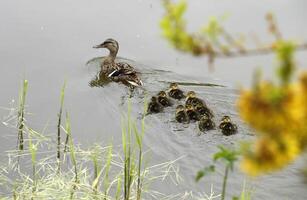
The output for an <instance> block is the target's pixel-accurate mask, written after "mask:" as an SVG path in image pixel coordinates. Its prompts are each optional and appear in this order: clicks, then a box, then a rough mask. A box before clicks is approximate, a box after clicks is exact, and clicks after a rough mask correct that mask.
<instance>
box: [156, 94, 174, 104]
mask: <svg viewBox="0 0 307 200" xmlns="http://www.w3.org/2000/svg"><path fill="white" fill-rule="evenodd" d="M158 102H159V103H160V104H161V105H162V106H164V107H169V106H171V105H172V103H171V101H170V99H169V98H168V97H167V95H166V92H165V91H160V92H159V93H158Z"/></svg>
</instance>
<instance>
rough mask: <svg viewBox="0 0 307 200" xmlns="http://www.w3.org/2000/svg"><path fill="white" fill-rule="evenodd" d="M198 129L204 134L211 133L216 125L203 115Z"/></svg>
mask: <svg viewBox="0 0 307 200" xmlns="http://www.w3.org/2000/svg"><path fill="white" fill-rule="evenodd" d="M198 128H199V130H200V131H202V132H205V131H209V130H212V129H214V128H215V123H214V121H212V119H211V118H210V117H208V116H207V115H203V116H202V117H201V118H200V120H199V122H198Z"/></svg>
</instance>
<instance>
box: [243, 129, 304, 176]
mask: <svg viewBox="0 0 307 200" xmlns="http://www.w3.org/2000/svg"><path fill="white" fill-rule="evenodd" d="M299 153H300V149H299V145H298V141H297V140H296V139H295V138H293V137H290V136H289V134H283V137H280V138H279V140H276V139H272V138H269V137H262V138H261V139H259V140H258V141H257V142H256V144H255V146H254V149H253V150H251V151H249V152H245V155H244V158H243V160H242V162H241V168H242V170H243V171H244V172H246V173H247V174H249V175H252V176H256V175H259V174H261V173H268V172H271V171H273V170H277V169H281V168H282V167H284V166H285V165H287V164H289V163H290V162H292V161H293V160H294V159H295V158H296V157H297V156H298V155H299Z"/></svg>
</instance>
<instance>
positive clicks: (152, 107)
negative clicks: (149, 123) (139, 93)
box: [147, 96, 163, 114]
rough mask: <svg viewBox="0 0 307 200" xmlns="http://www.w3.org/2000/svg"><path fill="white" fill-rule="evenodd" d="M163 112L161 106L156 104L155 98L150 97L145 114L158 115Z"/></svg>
mask: <svg viewBox="0 0 307 200" xmlns="http://www.w3.org/2000/svg"><path fill="white" fill-rule="evenodd" d="M162 111H163V106H162V105H161V104H160V103H159V102H158V99H157V97H155V96H153V97H151V101H150V102H149V104H148V109H147V113H148V114H151V113H159V112H162Z"/></svg>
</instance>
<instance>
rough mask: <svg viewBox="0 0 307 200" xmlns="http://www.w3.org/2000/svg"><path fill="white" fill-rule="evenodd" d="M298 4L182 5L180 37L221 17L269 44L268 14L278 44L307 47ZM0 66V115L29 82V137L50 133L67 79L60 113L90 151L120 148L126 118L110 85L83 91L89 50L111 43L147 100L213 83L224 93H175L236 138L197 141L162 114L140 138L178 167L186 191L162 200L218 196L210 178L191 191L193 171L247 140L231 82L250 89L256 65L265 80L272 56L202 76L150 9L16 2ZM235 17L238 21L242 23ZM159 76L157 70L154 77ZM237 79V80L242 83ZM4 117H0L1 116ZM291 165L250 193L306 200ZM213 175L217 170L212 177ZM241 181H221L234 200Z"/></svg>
mask: <svg viewBox="0 0 307 200" xmlns="http://www.w3.org/2000/svg"><path fill="white" fill-rule="evenodd" d="M306 4H307V3H306V2H304V1H291V0H282V1H278V2H276V1H273V0H270V1H266V3H265V4H264V3H263V2H260V1H251V0H250V1H246V0H244V1H243V0H240V1H236V2H229V1H226V0H220V1H209V0H206V1H203V0H195V1H191V2H189V9H188V15H187V18H188V20H189V29H190V30H194V29H196V28H197V27H199V26H200V25H201V24H202V23H203V21H204V20H206V19H207V18H208V16H210V15H222V14H224V13H225V11H226V12H227V13H229V14H230V18H229V19H228V21H227V22H226V27H227V28H228V29H229V30H230V31H233V32H234V33H237V32H245V33H246V32H247V33H248V32H249V31H254V32H257V33H259V37H260V38H263V42H265V41H269V40H270V39H271V38H270V37H268V36H267V35H266V31H265V28H266V27H265V24H264V20H263V16H264V14H265V13H266V12H267V11H273V12H275V13H276V15H277V17H278V21H279V24H280V27H281V29H282V32H283V33H284V36H287V37H294V38H295V39H297V40H302V41H303V40H304V39H305V40H306V38H304V37H305V35H306V34H307V28H306V26H305V24H304V19H305V18H306V13H305V9H304V8H306V6H307V5H306ZM0 11H1V12H0V13H1V14H0V15H1V17H0V23H1V24H2V25H1V27H2V28H1V29H0V36H1V37H0V42H1V47H0V62H1V72H2V73H1V78H0V85H1V97H0V105H1V106H4V107H8V106H9V102H10V101H11V100H12V99H17V94H18V88H19V86H20V82H21V80H22V79H23V78H27V79H28V80H29V93H28V98H27V105H28V110H29V111H30V112H31V113H32V114H31V115H28V116H27V120H28V123H29V125H30V126H31V127H33V128H35V129H37V130H43V128H44V127H45V126H47V128H48V130H49V131H50V132H51V131H55V127H56V118H57V112H58V107H59V96H60V88H61V86H62V84H63V82H64V80H67V83H68V85H67V89H66V91H67V92H66V98H65V109H66V110H68V111H69V112H70V115H71V118H72V119H71V120H72V131H73V134H74V136H75V139H76V142H80V143H81V142H82V145H84V146H87V145H91V144H93V143H94V142H96V141H102V142H105V143H107V142H109V141H110V140H111V139H112V138H113V141H114V142H115V143H116V144H119V143H120V126H119V125H120V114H119V113H123V112H125V110H126V104H125V103H124V102H125V99H126V98H127V95H128V90H127V88H125V87H123V86H119V85H117V84H115V83H111V84H109V85H107V86H106V87H103V88H91V87H89V82H90V80H91V79H92V78H93V77H94V75H95V73H96V70H97V66H98V64H97V62H92V63H91V64H90V65H86V64H85V63H86V62H87V61H88V60H90V59H92V58H94V57H97V56H101V55H105V54H106V53H107V52H106V51H104V50H97V49H92V48H91V47H92V46H93V45H95V44H98V43H100V42H102V41H103V40H104V39H106V38H109V37H112V38H115V39H117V40H118V41H119V43H120V52H119V55H120V56H122V57H125V58H129V59H131V60H133V61H135V62H133V64H134V65H137V67H138V68H139V69H141V70H142V71H144V72H146V74H144V82H145V84H146V87H145V88H146V90H148V91H149V92H150V93H156V92H157V91H159V90H160V89H163V88H166V87H167V85H168V84H167V83H166V82H169V81H179V82H188V83H190V82H192V83H214V84H217V85H224V86H226V87H219V86H216V87H209V86H197V85H196V86H195V85H194V86H189V84H188V85H185V86H182V88H183V89H185V90H190V89H193V90H195V91H196V92H197V93H198V94H199V95H200V96H201V97H202V98H204V99H205V100H206V101H207V102H208V105H209V106H210V107H211V108H212V110H213V111H214V112H215V114H216V118H215V120H216V122H217V121H218V120H219V118H220V117H221V116H222V115H224V114H228V115H230V116H231V117H232V118H233V120H234V121H235V122H236V123H237V124H239V132H238V134H237V135H234V136H230V137H223V136H222V135H221V133H220V132H218V131H211V132H209V133H207V134H203V135H200V136H199V132H198V130H197V128H196V127H195V125H193V124H192V125H190V126H189V127H187V128H186V127H181V126H179V125H178V124H176V123H174V122H173V114H172V113H173V111H174V108H170V109H169V110H166V112H165V113H161V114H157V115H152V116H149V117H148V118H147V124H148V127H149V128H148V131H147V132H146V137H145V141H144V143H145V145H146V146H147V148H149V149H150V150H151V158H152V162H154V163H158V162H162V161H166V160H172V159H177V158H178V157H181V156H183V157H184V158H182V159H181V160H179V161H178V166H179V167H180V169H181V174H182V176H183V177H184V179H185V182H184V183H185V184H183V185H181V186H178V187H175V186H171V185H169V187H165V185H164V184H161V185H160V186H159V185H158V186H155V187H158V189H160V190H162V191H163V190H164V191H167V192H171V193H178V192H183V191H185V190H186V191H191V190H192V191H194V192H200V191H206V192H209V191H210V187H211V183H212V184H213V185H214V190H216V192H218V191H219V190H220V185H221V179H220V178H219V179H218V178H217V177H219V176H218V175H216V176H210V177H208V178H207V179H205V180H204V181H202V182H201V183H198V184H196V183H195V182H194V176H195V174H196V172H197V170H199V169H201V168H202V167H203V166H204V165H208V164H210V160H211V156H212V154H213V153H214V152H215V151H216V150H217V147H216V145H218V144H225V145H235V144H236V142H237V141H239V140H241V139H250V138H252V137H253V136H252V131H251V130H250V129H249V128H248V127H246V126H245V125H244V124H243V123H242V122H241V121H240V119H239V117H238V114H237V112H236V110H235V99H236V98H237V96H238V91H237V89H236V88H237V87H235V86H236V85H237V84H238V83H240V84H243V85H245V86H247V85H249V83H250V81H251V78H250V76H251V73H252V71H253V69H254V68H255V67H256V66H263V67H262V68H263V70H264V73H265V74H266V77H271V76H272V74H273V73H274V69H273V68H272V67H271V66H272V63H273V56H271V55H268V56H261V57H251V58H238V59H221V60H217V61H216V63H215V70H214V72H212V73H209V72H208V68H207V62H206V59H205V58H193V57H191V56H189V55H184V54H182V53H178V52H177V51H175V50H173V49H172V48H170V47H169V46H168V44H167V43H166V41H165V40H164V39H162V37H161V35H160V30H159V26H158V22H159V20H160V18H161V16H162V13H163V10H162V7H161V4H160V2H159V1H155V0H147V1H129V2H128V1H124V0H122V1H101V0H100V1H98V0H95V1H88V2H86V1H75V0H74V1H72V0H66V1H58V0H55V1H42V0H32V1H27V2H25V1H21V0H20V1H18V0H11V1H8V0H3V1H1V2H0ZM242 16H244V17H242ZM305 56H306V53H304V52H301V53H299V54H298V56H297V63H298V64H299V66H300V67H301V68H304V66H306V64H307V61H306V59H304V57H305ZM159 70H162V71H159ZM243 75H244V77H243ZM143 97H144V93H143V92H142V91H140V92H139V93H137V94H135V95H134V98H133V111H134V116H136V117H140V113H141V111H142V107H143V101H144V99H143ZM6 114H7V111H5V110H2V109H1V110H0V116H1V117H2V116H5V115H6ZM0 130H1V145H0V151H1V152H4V151H5V150H7V149H12V148H14V147H15V143H16V141H15V138H14V137H12V135H14V134H15V131H14V130H12V129H8V128H6V127H5V126H3V125H2V124H1V126H0ZM302 163H303V162H302V161H301V160H299V161H297V162H296V163H294V164H293V165H291V166H290V167H288V168H287V169H285V170H283V171H282V172H278V173H274V174H272V175H268V176H265V177H261V178H259V179H257V180H255V181H252V182H251V183H250V184H251V185H252V186H253V187H254V191H255V196H254V197H255V199H269V198H270V199H306V198H307V192H306V191H305V185H303V184H302V179H301V178H300V174H299V169H300V167H302V166H303V165H302ZM218 172H219V173H220V174H222V172H223V171H222V168H218ZM243 180H244V176H243V175H242V174H241V173H240V172H238V171H236V172H235V173H234V174H232V175H231V177H230V184H229V188H228V189H229V193H230V194H232V195H235V194H238V193H239V191H240V190H241V187H242V184H243Z"/></svg>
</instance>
